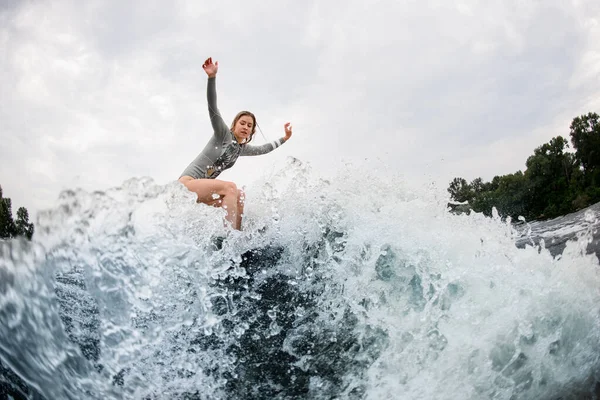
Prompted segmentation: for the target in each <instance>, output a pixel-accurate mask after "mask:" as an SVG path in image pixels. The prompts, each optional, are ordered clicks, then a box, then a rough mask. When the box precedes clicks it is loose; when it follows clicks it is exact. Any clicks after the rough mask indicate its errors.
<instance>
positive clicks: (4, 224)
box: [0, 186, 34, 240]
mask: <svg viewBox="0 0 600 400" xmlns="http://www.w3.org/2000/svg"><path fill="white" fill-rule="evenodd" d="M33 231H34V227H33V223H30V222H29V212H27V209H26V208H25V207H19V209H18V210H17V220H16V221H15V220H14V219H13V215H12V202H11V200H10V199H9V198H5V197H2V186H0V239H9V238H13V237H17V236H25V237H26V238H27V239H29V240H31V238H32V237H33Z"/></svg>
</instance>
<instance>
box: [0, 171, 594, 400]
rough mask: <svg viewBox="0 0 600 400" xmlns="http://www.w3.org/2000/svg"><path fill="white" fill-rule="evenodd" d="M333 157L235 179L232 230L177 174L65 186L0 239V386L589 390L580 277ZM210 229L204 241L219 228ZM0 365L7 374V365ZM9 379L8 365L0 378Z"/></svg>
mask: <svg viewBox="0 0 600 400" xmlns="http://www.w3.org/2000/svg"><path fill="white" fill-rule="evenodd" d="M361 170H362V169H361V168H357V167H353V166H348V168H347V169H346V170H344V171H342V172H341V173H340V174H338V175H337V176H336V177H335V179H331V180H326V179H323V178H321V177H319V176H318V174H316V173H315V172H314V171H312V170H311V168H310V166H309V165H307V164H305V163H302V162H300V161H298V160H295V159H289V160H288V161H287V162H286V163H285V164H284V165H280V166H279V168H277V169H276V172H273V173H271V174H265V175H264V176H263V177H262V178H261V179H259V180H258V181H257V182H256V183H255V184H253V185H252V186H251V187H248V188H246V194H247V200H246V215H245V216H244V231H242V232H229V231H227V230H226V229H225V227H224V226H223V223H222V220H223V215H224V213H223V210H220V209H216V208H211V207H207V206H205V205H198V204H196V203H195V201H194V196H193V195H192V194H191V193H189V192H187V190H185V188H184V187H183V186H182V185H180V184H179V183H176V182H173V183H169V184H167V185H159V184H156V183H155V182H154V181H153V180H152V179H150V178H134V179H130V180H128V181H126V182H124V183H123V184H122V185H121V186H119V187H116V188H112V189H110V190H107V191H97V192H86V191H83V190H68V191H65V192H63V193H62V194H61V196H60V198H59V200H58V204H57V205H56V207H55V208H53V209H51V210H47V211H45V212H42V213H40V214H39V216H38V221H37V226H36V229H37V231H36V236H35V237H34V241H33V242H32V243H28V242H24V241H22V240H18V239H15V240H11V241H7V242H3V243H1V244H0V322H1V324H0V338H1V339H0V361H1V362H2V364H3V365H4V367H1V366H0V368H2V369H0V371H4V372H3V374H2V376H4V378H3V379H0V383H2V385H3V387H4V389H3V390H5V391H6V392H9V391H12V392H11V393H13V397H15V396H21V397H24V398H36V396H42V397H45V398H47V399H62V398H65V399H79V398H122V399H159V398H181V399H184V398H185V399H194V398H198V399H215V398H311V399H320V398H323V399H325V398H327V399H330V398H361V399H362V398H364V399H379V398H406V399H447V398H450V397H452V398H463V399H481V398H495V399H538V398H539V399H547V398H557V397H561V396H562V397H563V398H578V396H587V395H590V394H591V393H594V391H595V390H596V385H597V382H598V371H599V366H600V360H599V355H600V352H599V349H598V347H599V343H600V340H599V339H600V338H599V336H600V329H599V328H600V321H599V319H598V315H600V314H599V311H600V310H599V308H600V291H598V287H600V285H599V284H600V278H599V276H598V260H597V258H596V257H595V256H594V255H593V254H592V255H590V254H587V251H586V248H585V245H586V243H587V242H586V237H587V236H585V235H588V236H589V235H590V232H589V230H588V231H586V233H584V234H583V236H582V237H580V238H579V239H580V240H578V241H569V242H567V243H566V248H565V249H564V251H563V252H562V255H561V256H560V257H553V255H552V254H550V252H548V251H547V250H545V249H544V248H543V246H542V247H540V246H537V245H536V246H527V245H526V246H525V247H524V248H518V247H517V246H516V245H515V243H516V241H517V239H519V237H520V233H519V232H517V231H516V230H515V229H514V228H513V227H512V225H511V224H510V223H506V222H503V221H502V220H501V219H500V218H486V217H484V216H483V215H479V214H471V215H459V216H457V215H453V214H451V213H449V212H448V210H447V209H446V205H447V201H446V200H447V199H446V198H444V196H441V195H439V194H437V193H436V192H435V191H432V190H430V189H419V188H410V187H409V186H408V185H407V184H406V183H405V182H403V181H402V180H401V179H399V178H389V179H386V180H384V179H378V178H377V177H373V176H371V175H369V176H366V175H367V174H361V173H360V171H361ZM221 237H225V239H224V240H222V241H221V240H220V239H219V238H221ZM11 371H12V372H11ZM12 373H14V374H15V375H11V374H12Z"/></svg>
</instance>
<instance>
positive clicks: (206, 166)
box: [179, 58, 292, 230]
mask: <svg viewBox="0 0 600 400" xmlns="http://www.w3.org/2000/svg"><path fill="white" fill-rule="evenodd" d="M202 68H203V69H204V71H205V72H206V74H207V75H208V88H207V98H208V113H209V115H210V122H211V123H212V127H213V131H214V133H213V136H212V137H211V138H210V140H209V141H208V143H207V145H206V147H204V150H202V152H201V153H200V154H199V155H198V157H196V159H195V160H194V161H192V163H191V164H190V165H188V167H187V168H186V169H185V170H184V171H183V173H182V174H181V177H180V178H179V182H181V183H183V184H184V185H185V187H187V188H188V189H189V190H190V191H192V192H195V193H196V194H197V195H198V202H199V203H205V204H208V205H211V206H215V207H223V208H224V209H225V210H226V211H227V215H226V216H225V219H226V220H227V221H228V222H229V223H231V226H232V227H233V228H234V229H237V230H241V225H242V213H243V211H244V193H243V192H242V191H241V190H239V189H238V188H237V186H236V185H235V183H233V182H227V181H222V180H220V179H216V178H217V176H219V174H220V173H221V172H222V171H224V170H226V169H228V168H231V167H232V166H233V164H235V162H236V160H237V158H238V157H239V156H258V155H261V154H266V153H269V152H271V151H273V150H275V149H276V148H277V147H279V146H281V145H282V144H283V143H285V142H286V141H287V140H288V139H289V138H290V137H291V136H292V126H291V124H290V123H289V122H288V123H286V124H285V125H284V129H285V136H284V137H282V138H280V139H278V140H275V141H273V142H271V143H267V144H264V145H262V146H249V145H248V143H250V141H252V137H253V136H254V132H255V130H256V117H255V116H254V114H252V113H251V112H250V111H241V112H239V113H238V114H237V115H236V116H235V118H234V119H233V123H232V124H231V127H229V128H228V127H227V125H226V124H225V122H224V121H223V118H222V117H221V114H220V113H219V110H218V108H217V91H216V85H215V80H216V76H217V71H218V69H219V63H218V62H215V63H214V64H213V62H212V58H208V59H207V60H206V61H205V62H204V64H203V65H202Z"/></svg>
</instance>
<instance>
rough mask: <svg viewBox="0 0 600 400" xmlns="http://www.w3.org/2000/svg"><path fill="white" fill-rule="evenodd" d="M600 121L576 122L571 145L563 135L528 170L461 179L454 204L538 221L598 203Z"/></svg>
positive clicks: (453, 186)
mask: <svg viewBox="0 0 600 400" xmlns="http://www.w3.org/2000/svg"><path fill="white" fill-rule="evenodd" d="M599 119H600V117H599V116H598V114H596V113H588V114H586V115H582V116H579V117H576V118H574V119H573V121H572V123H571V126H570V130H571V131H570V137H571V145H572V146H573V147H572V148H573V150H574V151H569V150H568V149H570V146H569V142H568V141H567V140H566V139H565V138H563V137H562V136H557V137H554V138H552V139H551V140H550V141H549V142H548V143H544V144H543V145H541V146H540V147H538V148H536V149H535V150H534V152H533V154H532V155H531V156H529V157H528V158H527V162H526V163H525V165H526V167H527V168H526V170H525V172H521V171H520V170H519V171H517V172H515V173H512V174H508V175H502V176H495V177H494V178H493V179H492V180H491V181H490V182H484V181H483V180H482V179H481V178H476V179H474V180H472V181H471V182H470V183H468V182H467V181H466V180H465V179H463V178H460V177H457V178H454V179H453V180H452V181H451V182H450V186H449V187H448V192H449V193H450V197H451V198H452V200H454V201H458V202H465V201H467V202H468V203H469V206H470V207H471V208H472V209H473V210H474V211H476V212H483V213H484V214H485V215H488V216H489V215H491V214H492V208H493V207H496V209H497V210H498V213H499V214H500V215H501V216H503V217H508V216H510V217H511V218H513V219H515V218H518V217H519V216H523V217H525V218H526V219H528V220H540V219H547V218H554V217H558V216H561V215H565V214H568V213H571V212H574V211H577V210H580V209H582V208H585V207H587V206H589V205H591V204H594V203H596V202H599V201H600V124H599Z"/></svg>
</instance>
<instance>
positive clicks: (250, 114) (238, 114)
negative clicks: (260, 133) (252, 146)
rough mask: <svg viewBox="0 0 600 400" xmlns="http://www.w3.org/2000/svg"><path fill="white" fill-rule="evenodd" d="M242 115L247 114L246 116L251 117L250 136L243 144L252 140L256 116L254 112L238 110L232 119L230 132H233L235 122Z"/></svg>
mask: <svg viewBox="0 0 600 400" xmlns="http://www.w3.org/2000/svg"><path fill="white" fill-rule="evenodd" d="M243 116H248V117H250V118H252V132H251V133H250V138H248V141H246V142H244V144H246V143H250V141H252V138H253V137H254V132H256V117H255V116H254V114H252V113H251V112H250V111H240V112H239V113H237V115H236V116H235V118H234V119H233V122H232V123H231V128H230V129H231V132H233V128H235V124H237V122H238V120H239V119H240V118H242V117H243Z"/></svg>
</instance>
